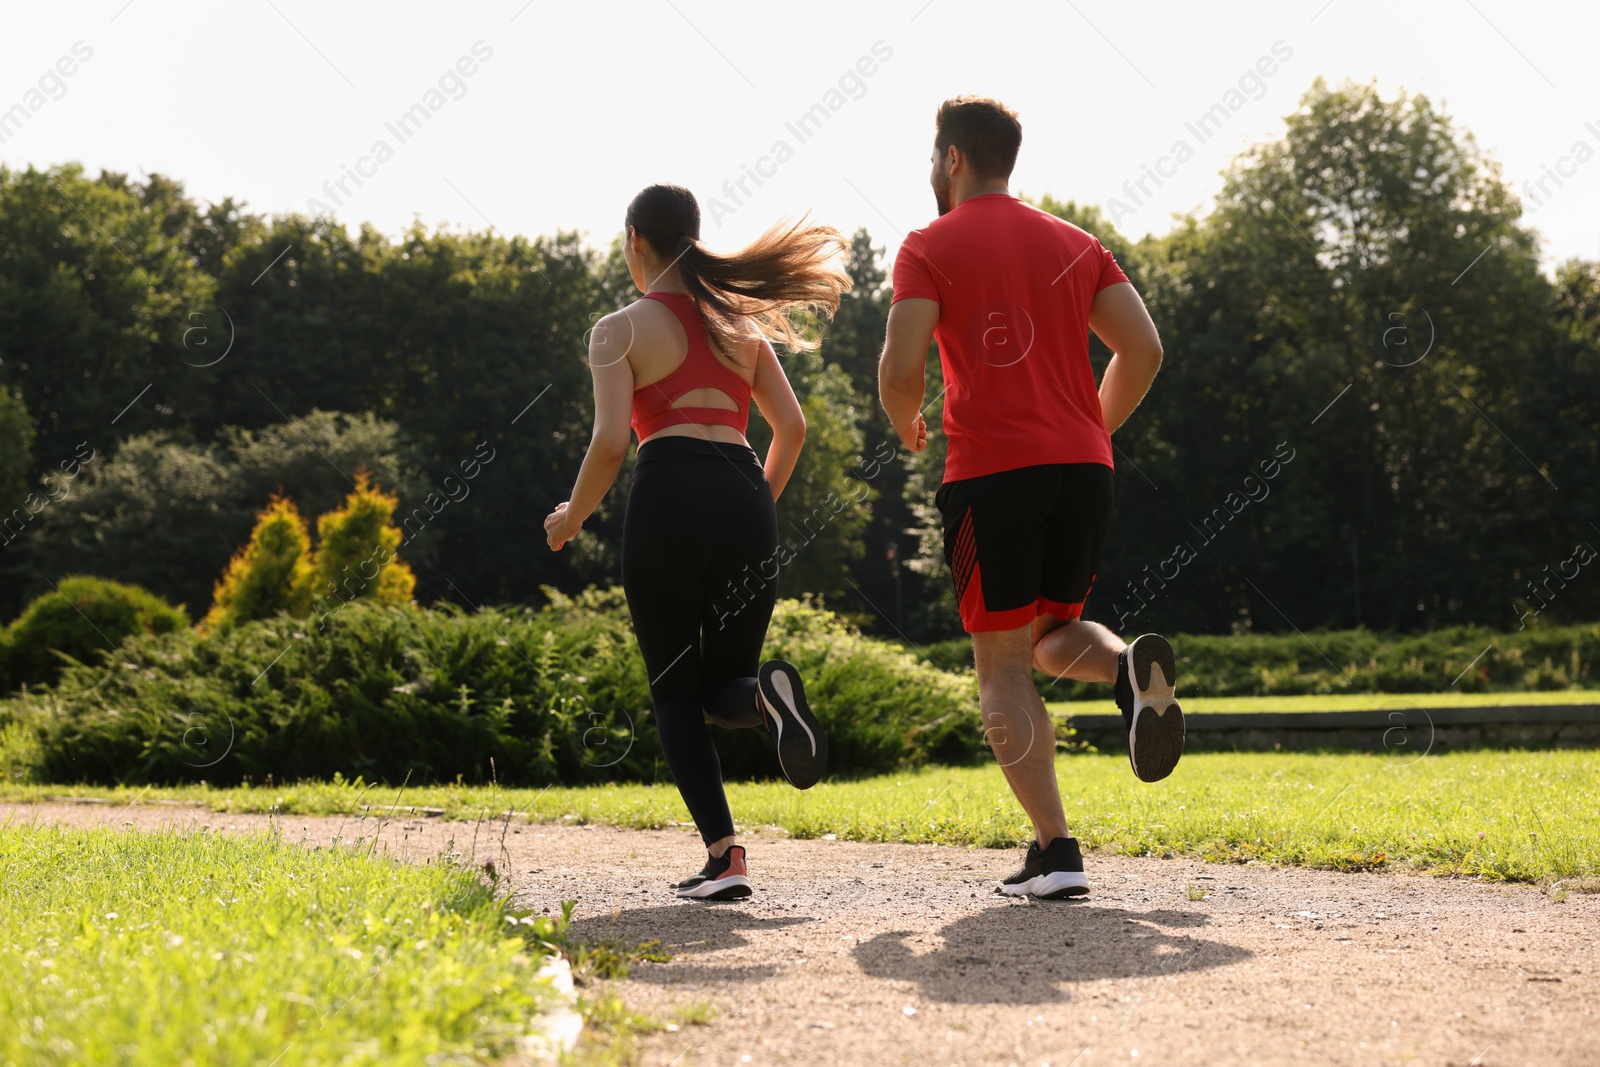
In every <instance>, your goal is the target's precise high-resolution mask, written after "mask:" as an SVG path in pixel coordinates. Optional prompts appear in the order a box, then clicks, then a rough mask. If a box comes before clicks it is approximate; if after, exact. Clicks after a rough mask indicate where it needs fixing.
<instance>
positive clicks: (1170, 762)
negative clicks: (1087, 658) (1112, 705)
mask: <svg viewBox="0 0 1600 1067" xmlns="http://www.w3.org/2000/svg"><path fill="white" fill-rule="evenodd" d="M1128 667H1129V671H1128V673H1129V679H1128V680H1129V682H1130V683H1131V685H1132V689H1133V723H1132V725H1131V726H1130V727H1129V729H1128V760H1129V762H1130V763H1132V764H1133V773H1134V776H1135V777H1137V778H1139V779H1140V780H1141V781H1145V782H1157V781H1160V780H1161V779H1163V778H1165V777H1166V776H1167V775H1169V774H1171V773H1172V769H1173V768H1174V767H1176V766H1177V764H1178V760H1179V759H1180V758H1181V757H1182V755H1183V737H1184V725H1183V710H1182V709H1181V708H1180V707H1179V706H1178V698H1177V689H1176V686H1175V684H1174V683H1175V681H1176V676H1177V670H1176V661H1175V658H1174V656H1173V654H1172V646H1171V645H1169V644H1168V643H1167V641H1166V639H1165V638H1163V637H1161V636H1159V635H1157V634H1146V635H1145V636H1143V637H1140V638H1136V639H1135V640H1134V642H1133V644H1132V645H1130V646H1129V648H1128ZM1141 674H1142V675H1144V677H1145V679H1146V681H1145V684H1143V685H1140V683H1139V676H1140V675H1141ZM1152 720H1154V721H1153V723H1152ZM1141 726H1143V727H1144V729H1143V730H1142V731H1141V729H1140V727H1141ZM1141 741H1142V742H1143V743H1141ZM1141 750H1143V752H1142V753H1141ZM1141 754H1143V755H1144V757H1145V758H1144V760H1143V764H1144V765H1143V766H1141V760H1140V756H1141Z"/></svg>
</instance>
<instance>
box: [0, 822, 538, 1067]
mask: <svg viewBox="0 0 1600 1067" xmlns="http://www.w3.org/2000/svg"><path fill="white" fill-rule="evenodd" d="M0 868H3V869H4V871H5V877H4V881H3V883H0V1019H5V1020H8V1023H7V1025H5V1026H4V1027H0V1063H14V1064H42V1063H66V1062H71V1063H106V1064H116V1063H121V1064H130V1065H144V1064H151V1065H166V1064H194V1065H207V1064H218V1065H222V1064H243V1063H255V1064H267V1063H272V1064H274V1065H275V1067H294V1065H301V1064H325V1063H340V1064H379V1063H381V1064H433V1063H444V1062H448V1063H479V1062H496V1061H498V1060H499V1059H500V1058H502V1057H507V1056H510V1055H512V1054H513V1053H514V1049H515V1042H516V1039H517V1037H518V1036H519V1035H520V1034H522V1033H524V1032H525V1031H526V1030H527V1029H528V1026H529V1023H528V1017H529V1015H530V1014H531V1013H535V1012H538V1011H539V1010H541V1005H544V1004H546V1003H547V1002H548V998H549V996H550V993H549V991H548V984H547V982H546V981H545V980H544V979H540V978H538V977H536V971H537V970H538V967H539V964H540V962H541V959H542V956H541V953H540V951H538V950H537V949H536V948H533V947H532V945H533V943H534V939H535V938H536V937H537V936H538V933H537V931H536V930H535V929H534V927H533V926H530V925H529V924H531V923H534V922H536V921H537V922H538V923H539V924H540V926H539V929H548V927H549V926H550V920H548V919H540V920H534V919H532V918H529V919H528V920H527V922H524V923H512V922H508V919H517V918H519V915H518V914H517V913H514V912H512V911H511V910H510V909H509V908H508V906H507V905H506V903H505V902H504V900H503V899H501V898H497V897H496V895H495V894H494V892H493V890H492V889H491V888H490V887H488V886H486V885H484V884H482V883H481V882H480V880H479V879H478V878H477V877H476V876H475V874H474V872H472V871H469V870H466V869H463V868H461V867H457V866H450V865H443V864H429V865H423V866H415V865H409V864H402V863H398V862H395V861H392V860H388V859H385V858H382V857H376V858H373V857H368V856H365V855H362V854H359V853H357V852H355V851H351V850H345V849H334V850H330V849H315V850H313V849H311V848H307V847H304V846H302V845H300V844H298V843H295V842H293V841H290V840H286V839H283V838H281V837H280V836H279V835H277V834H275V833H274V834H257V835H250V836H242V837H231V836H212V835H208V834H204V833H201V834H187V835H185V834H178V833H173V832H159V833H148V834H129V833H124V832H121V831H117V830H111V829H90V830H76V829H75V830H66V829H61V828H51V827H36V826H28V825H17V821H16V820H13V822H12V825H10V826H7V827H6V828H4V829H0Z"/></svg>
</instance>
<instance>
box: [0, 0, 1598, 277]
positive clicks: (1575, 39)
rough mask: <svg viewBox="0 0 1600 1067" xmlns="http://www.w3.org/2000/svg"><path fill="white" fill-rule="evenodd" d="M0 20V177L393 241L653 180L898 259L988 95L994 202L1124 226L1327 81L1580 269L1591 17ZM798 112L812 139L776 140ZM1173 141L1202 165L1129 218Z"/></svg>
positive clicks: (873, 14)
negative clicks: (999, 129)
mask: <svg viewBox="0 0 1600 1067" xmlns="http://www.w3.org/2000/svg"><path fill="white" fill-rule="evenodd" d="M0 31H3V32H0V137H3V138H4V141H3V143H0V162H3V163H5V164H6V165H8V166H11V167H22V166H26V165H28V164H33V165H36V166H40V167H43V166H48V165H51V164H55V163H61V162H66V161H69V160H77V161H80V162H82V163H83V164H84V165H85V166H86V167H87V168H88V170H89V171H90V173H91V174H92V173H96V172H98V171H99V170H100V169H101V168H106V169H110V170H118V171H124V172H129V173H131V174H135V175H139V174H148V173H154V172H159V173H163V174H166V175H168V176H170V177H173V178H176V179H178V180H180V181H182V182H184V183H185V184H186V186H187V188H188V190H189V192H190V194H191V195H194V196H197V197H199V198H201V199H203V200H217V199H221V198H222V197H224V196H229V195H231V196H234V197H235V198H237V199H240V200H243V201H245V202H247V203H248V205H249V206H250V208H251V209H252V210H255V211H258V212H264V213H269V214H271V213H280V212H288V211H295V210H298V211H307V210H308V208H309V210H322V209H323V206H324V205H325V206H326V207H329V208H333V210H334V213H335V215H336V216H337V217H338V218H339V219H341V220H342V221H344V222H345V223H346V224H348V225H351V226H352V227H355V226H359V225H360V224H361V223H362V222H371V223H373V224H375V225H376V226H377V227H378V228H380V229H381V230H384V231H385V232H388V233H391V234H392V233H396V232H398V231H399V230H400V229H402V228H403V227H405V226H406V225H408V224H409V223H410V221H411V220H412V218H413V217H416V218H420V219H421V220H422V221H423V222H424V223H426V224H427V225H429V226H432V225H435V224H439V223H448V224H451V225H453V226H458V227H469V228H474V229H483V228H486V227H488V226H490V225H493V226H494V227H495V228H496V229H498V230H500V231H502V232H507V233H522V234H528V235H535V234H549V233H553V232H555V231H556V230H558V229H561V230H574V229H575V230H580V231H585V232H586V233H587V234H588V235H589V237H590V239H591V240H592V241H593V242H595V243H596V244H599V245H604V244H605V243H607V242H609V241H610V239H611V238H612V237H613V236H614V235H615V234H616V233H617V232H618V231H619V230H620V228H621V219H622V213H623V209H624V208H625V206H626V205H627V202H628V200H629V199H630V198H631V197H632V195H633V194H634V193H635V192H637V191H638V189H640V188H641V187H642V186H644V185H646V184H649V183H650V182H653V181H662V180H667V181H675V182H679V183H682V184H684V185H687V186H689V187H690V188H691V189H693V190H695V192H696V193H697V194H698V195H699V197H700V199H701V206H702V210H703V212H704V213H705V216H706V223H705V230H704V234H703V236H704V237H705V239H706V240H707V241H708V243H710V244H711V245H712V246H713V247H719V248H732V247H736V246H738V245H739V244H741V243H742V242H744V241H747V240H749V239H750V238H751V237H753V236H754V235H755V234H756V233H758V232H759V231H760V230H762V229H764V228H765V227H766V226H767V225H770V224H771V223H772V222H774V221H776V220H777V219H778V218H780V217H783V216H793V215H798V214H801V213H803V212H807V211H809V212H811V213H812V214H813V216H814V217H816V218H817V219H819V220H822V221H825V222H829V223H832V224H834V225H836V226H839V227H840V228H841V229H845V230H847V231H848V230H853V229H854V228H855V227H856V226H858V225H861V224H865V225H866V226H867V227H868V228H869V229H870V230H871V231H872V233H873V235H874V238H875V239H876V240H877V241H878V242H879V243H882V244H884V245H886V246H888V248H889V250H890V251H891V252H892V251H893V249H894V248H895V247H897V246H898V244H899V241H900V235H901V234H903V233H904V232H905V231H907V230H911V229H914V228H916V227H918V226H921V225H923V224H925V223H926V222H927V221H928V220H929V219H930V218H932V217H933V215H934V206H933V196H932V194H931V192H930V191H929V189H928V185H927V171H928V163H927V160H928V154H929V150H930V147H931V143H932V138H933V112H934V110H935V108H936V107H937V105H938V103H939V101H940V100H942V99H943V98H944V97H946V96H950V95H954V94H956V93H959V92H979V93H984V94H988V95H992V96H996V97H998V98H1000V99H1002V100H1004V101H1006V102H1007V103H1008V104H1010V105H1011V106H1013V107H1015V108H1016V109H1018V111H1019V112H1020V113H1021V116H1022V122H1023V146H1022V154H1021V158H1020V159H1019V161H1018V165H1017V169H1016V173H1015V174H1014V176H1013V185H1012V188H1013V191H1017V192H1021V193H1025V194H1032V195H1036V194H1040V193H1045V192H1049V193H1051V194H1053V195H1055V196H1057V197H1060V198H1064V199H1065V198H1072V199H1077V200H1080V201H1089V202H1094V203H1098V204H1100V205H1102V206H1103V207H1106V208H1107V210H1108V211H1109V210H1112V209H1113V208H1114V205H1112V204H1111V200H1112V198H1113V197H1120V198H1122V199H1123V201H1124V202H1125V203H1126V204H1127V206H1128V207H1129V208H1131V209H1132V210H1131V211H1125V210H1119V211H1118V212H1117V214H1118V228H1119V229H1121V230H1122V231H1123V232H1124V233H1125V234H1127V235H1128V236H1130V237H1138V236H1139V235H1141V234H1144V233H1147V232H1156V233H1161V232H1165V231H1166V230H1167V229H1168V228H1169V226H1170V224H1171V217H1172V215H1173V213H1175V212H1183V211H1187V210H1190V209H1195V208H1201V209H1203V208H1204V207H1205V206H1206V205H1208V204H1209V202H1210V199H1211V197H1212V196H1214V195H1215V193H1216V192H1217V190H1218V189H1219V188H1220V185H1221V181H1220V178H1219V176H1218V171H1219V170H1220V169H1221V168H1222V167H1223V166H1224V164H1226V162H1227V161H1228V160H1229V159H1230V158H1231V157H1232V156H1233V155H1235V154H1236V153H1237V152H1238V151H1240V150H1241V149H1242V148H1243V147H1245V146H1247V145H1248V144H1250V143H1252V142H1254V141H1258V140H1262V139H1266V138H1271V137H1275V136H1277V135H1278V134H1279V133H1280V132H1281V130H1282V117H1283V116H1284V115H1285V114H1287V113H1288V112H1290V111H1291V110H1293V108H1294V106H1295V104H1296V102H1297V101H1298V100H1299V98H1300V96H1301V95H1302V94H1303V93H1304V92H1305V90H1306V88H1307V87H1308V86H1309V85H1310V84H1311V82H1312V80H1313V79H1314V78H1315V77H1316V76H1317V75H1322V76H1324V77H1326V78H1327V79H1329V81H1330V82H1333V83H1338V82H1340V81H1342V80H1344V79H1346V78H1353V79H1357V80H1360V81H1366V80H1369V79H1372V78H1376V79H1377V81H1378V84H1379V86H1380V88H1381V90H1382V91H1383V92H1384V94H1385V95H1386V96H1390V95H1393V94H1394V93H1395V92H1396V91H1397V90H1398V89H1399V88H1401V87H1404V88H1406V89H1408V90H1411V91H1416V92H1422V93H1426V94H1427V95H1429V96H1430V97H1431V98H1433V99H1434V101H1435V102H1436V103H1442V104H1443V105H1444V107H1445V108H1446V110H1447V111H1448V112H1449V113H1450V114H1451V115H1452V116H1453V117H1454V119H1455V120H1456V122H1457V124H1458V125H1459V126H1460V127H1463V128H1465V129H1467V130H1470V131H1471V132H1472V133H1473V134H1475V135H1476V137H1477V139H1478V142H1479V143H1480V144H1481V145H1483V146H1484V147H1485V148H1487V149H1488V150H1489V151H1490V152H1491V153H1492V155H1493V156H1494V157H1495V158H1497V159H1498V160H1500V162H1501V164H1502V165H1503V167H1504V173H1505V175H1506V177H1507V178H1509V179H1510V180H1511V181H1512V183H1513V185H1514V186H1515V187H1516V188H1517V189H1519V190H1521V189H1523V187H1524V183H1525V182H1537V181H1538V180H1539V179H1540V177H1541V175H1545V194H1540V199H1541V200H1542V201H1543V203H1542V204H1541V205H1540V206H1538V207H1537V210H1536V212H1535V213H1534V214H1533V216H1532V222H1533V224H1534V225H1535V226H1536V227H1537V228H1538V229H1539V230H1540V231H1541V232H1542V234H1543V235H1544V238H1545V245H1544V252H1545V260H1546V263H1547V264H1548V263H1551V262H1555V261H1559V260H1561V259H1565V258H1567V257H1570V256H1574V255H1582V256H1586V257H1589V258H1596V257H1600V195H1597V194H1600V158H1596V153H1600V66H1597V65H1596V64H1595V63H1594V61H1593V56H1592V54H1591V53H1592V49H1593V44H1594V42H1595V41H1596V40H1600V5H1596V4H1593V3H1588V2H1583V3H1578V2H1570V3H1544V4H1540V3H1530V2H1511V0H1449V2H1434V3H1405V4H1400V3H1393V2H1384V3H1376V2H1360V0H1331V2H1327V0H1278V2H1273V3H1227V4H1221V3H1190V2H1164V3H1163V2H1154V0H1151V2H1145V3H1139V4H1121V3H1112V2H1109V0H1067V2H1056V3H1018V4H1002V3H983V4H975V3H966V4H961V3H956V2H954V0H931V2H930V0H892V2H872V0H846V2H834V0H809V2H807V3H804V4H782V5H780V4H770V3H768V4H737V5H730V4H727V3H713V2H709V0H630V2H622V3H581V2H574V0H565V2H550V0H532V2H528V0H492V2H460V3H453V4H441V3H438V2H433V3H416V2H406V3H384V4H381V5H380V4H376V3H361V4H355V3H339V4H334V3H329V2H327V0H322V2H312V0H235V2H232V3H227V4H218V3H202V2H181V0H172V2H167V0H131V2H128V0H94V2H90V3H65V2H64V3H52V4H28V5H22V4H8V5H7V6H6V7H5V9H4V12H3V14H0ZM80 42H81V43H80ZM75 48H76V55H75V54H74V49H75ZM475 48H476V54H475V52H474V49H475ZM1275 48H1276V54H1275V52H1274V49H1275ZM86 55H87V58H85V56H86ZM63 57H66V58H65V60H63ZM1263 57H1266V60H1265V61H1263ZM1258 62H1259V63H1261V64H1262V65H1261V66H1260V67H1259V68H1258V66H1257V65H1258ZM58 63H59V64H60V65H59V66H58ZM458 63H459V64H460V66H459V68H458V66H457V65H458ZM1267 69H1270V71H1271V73H1270V74H1269V75H1265V76H1263V75H1261V74H1260V73H1259V71H1260V70H1267ZM67 70H70V71H71V73H70V75H67V76H63V75H62V73H61V72H63V71H67ZM464 71H470V74H465V73H462V72H464ZM1241 79H1244V82H1243V85H1242V89H1243V91H1242V92H1241V93H1239V94H1237V95H1233V96H1231V97H1230V96H1229V91H1230V90H1234V89H1240V88H1241ZM36 90H37V91H36ZM430 90H432V91H434V92H433V95H432V96H431V97H430V95H429V94H430ZM830 93H831V94H832V95H830ZM1219 103H1221V104H1224V106H1225V107H1226V106H1227V105H1228V104H1230V103H1232V104H1233V105H1235V106H1236V110H1230V111H1229V113H1228V118H1227V121H1226V123H1225V124H1223V126H1222V128H1221V129H1220V130H1218V131H1216V132H1215V133H1214V134H1213V135H1212V136H1210V137H1209V138H1208V139H1207V140H1205V141H1204V142H1203V143H1202V142H1201V141H1200V140H1199V138H1197V137H1196V136H1195V134H1194V133H1192V132H1191V131H1190V130H1189V129H1188V128H1187V127H1186V126H1185V123H1186V122H1191V121H1193V120H1195V119H1196V118H1197V117H1198V116H1199V115H1200V114H1201V113H1203V112H1205V111H1206V110H1207V109H1209V108H1211V107H1212V105H1214V104H1219ZM418 104H420V105H422V110H420V111H419V112H418V114H423V113H424V112H426V116H427V117H426V119H425V120H423V119H414V120H413V125H412V127H411V128H409V129H404V130H402V129H400V127H399V120H400V118H401V116H402V115H404V114H406V113H407V111H408V110H409V109H411V108H412V107H413V105H418ZM818 104H820V105H822V107H823V109H824V110H825V111H826V112H827V117H826V119H825V121H824V120H821V119H817V120H813V125H812V127H810V128H809V129H805V130H799V131H798V132H797V130H796V129H791V128H790V125H786V124H793V125H794V126H795V127H797V128H798V124H799V119H800V117H801V116H802V115H804V114H806V113H807V112H808V110H810V109H812V108H813V107H814V106H816V105H818ZM14 105H21V108H22V110H21V111H18V110H17V108H16V107H15V106H14ZM430 105H431V107H432V110H429V108H430ZM7 109H9V114H10V116H11V117H10V118H9V119H7V118H6V117H5V114H6V111H7ZM8 122H9V125H7V123H8ZM386 124H394V125H395V127H396V129H395V130H391V129H390V128H389V127H388V126H386ZM397 130H398V131H399V134H401V135H403V139H402V136H401V135H397V132H396V131H397ZM801 134H804V135H805V136H804V139H802V137H801ZM1179 140H1184V141H1186V142H1188V144H1189V146H1190V148H1191V149H1192V150H1193V152H1194V155H1193V158H1190V159H1187V160H1186V161H1185V162H1183V163H1182V164H1181V165H1178V166H1174V165H1173V164H1172V163H1170V162H1169V163H1164V164H1161V167H1162V169H1163V170H1165V171H1166V172H1167V173H1168V174H1169V175H1170V176H1168V177H1164V178H1163V179H1162V181H1163V184H1162V185H1161V187H1159V188H1157V187H1156V186H1155V185H1154V184H1153V183H1151V182H1149V181H1148V180H1147V181H1146V186H1145V192H1146V193H1148V194H1149V195H1145V194H1143V193H1141V194H1140V196H1139V201H1141V202H1137V203H1136V202H1135V201H1134V200H1131V199H1129V197H1128V195H1127V194H1126V193H1125V192H1124V191H1123V184H1124V183H1125V182H1128V181H1130V180H1133V181H1137V180H1138V179H1139V177H1140V175H1141V172H1142V168H1143V166H1144V165H1146V164H1148V165H1150V166H1151V167H1155V166H1157V164H1158V162H1159V160H1160V157H1162V156H1165V155H1167V154H1168V153H1169V152H1170V151H1171V150H1172V149H1173V146H1174V143H1175V142H1177V141H1179ZM380 141H382V142H385V144H386V146H387V151H384V150H378V149H377V143H378V142H380ZM778 142H783V143H784V145H785V146H786V149H787V151H780V150H778V149H777V143H778ZM1579 142H1582V145H1581V147H1580V145H1579ZM375 151H376V154H374V153H375ZM380 156H381V159H380V158H379V157H380ZM346 167H348V168H350V169H351V170H352V171H355V170H359V171H361V172H363V173H364V176H363V177H362V179H361V180H362V183H363V184H361V185H360V186H359V187H358V186H357V185H356V184H355V182H354V181H353V180H352V179H350V178H348V177H346V178H345V188H344V192H343V193H340V192H339V190H338V189H337V188H336V187H334V186H331V185H330V188H332V191H333V192H334V193H336V194H338V196H339V200H338V202H335V200H334V199H333V197H332V196H330V195H329V193H328V192H325V191H324V183H325V182H328V183H334V182H337V181H338V180H339V179H340V178H341V176H342V175H343V174H344V173H345V168H346ZM747 167H748V168H750V169H751V171H759V172H761V174H762V175H763V176H761V182H760V184H759V185H758V184H757V183H756V182H755V180H754V179H752V178H750V177H747V176H745V175H746V173H747V172H746V168H747ZM1549 173H1560V174H1561V175H1562V177H1561V178H1560V182H1561V184H1560V185H1558V184H1557V183H1556V181H1555V180H1554V179H1553V178H1551V177H1549ZM741 177H744V182H745V185H744V190H743V192H740V191H739V190H738V189H737V187H736V186H737V183H738V181H739V179H740V178H741ZM724 183H732V185H733V188H732V190H731V192H727V191H724ZM1546 194H1548V195H1546ZM713 197H716V198H718V199H719V200H720V201H721V202H722V205H723V206H722V208H720V209H719V208H718V207H717V205H715V204H713V203H712V198H713ZM735 197H737V199H735ZM313 198H315V199H316V200H318V201H320V204H318V203H309V204H308V202H309V201H311V200H312V199H313ZM1524 202H1525V204H1529V205H1531V201H1528V200H1527V199H1526V197H1525V201H1524ZM1463 265H1465V264H1463Z"/></svg>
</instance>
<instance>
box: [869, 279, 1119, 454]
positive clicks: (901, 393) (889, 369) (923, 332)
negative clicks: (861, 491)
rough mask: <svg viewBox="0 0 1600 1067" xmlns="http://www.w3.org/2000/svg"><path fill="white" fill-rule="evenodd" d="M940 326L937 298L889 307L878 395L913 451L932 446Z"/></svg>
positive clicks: (879, 367)
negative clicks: (927, 401) (933, 357)
mask: <svg viewBox="0 0 1600 1067" xmlns="http://www.w3.org/2000/svg"><path fill="white" fill-rule="evenodd" d="M1130 288H1131V287H1130ZM938 325H939V302H938V301H937V300H926V299H923V298H921V297H907V298H906V299H904V300H896V301H895V302H894V304H893V306H891V307H890V308H889V327H888V330H887V331H886V333H885V337H884V340H883V357H882V358H881V359H879V360H878V398H879V399H880V400H881V401H882V402H883V410H884V412H885V413H886V414H887V415H888V416H889V423H890V425H892V426H893V427H894V430H895V433H897V434H899V435H900V440H901V441H903V442H905V446H906V447H907V448H909V449H911V451H913V452H921V451H922V450H923V449H924V448H927V447H928V424H927V422H926V421H925V420H924V419H923V417H922V398H923V394H924V393H925V392H926V390H927V377H926V374H925V371H926V369H927V364H928V345H929V344H931V343H932V342H933V330H934V327H936V326H938Z"/></svg>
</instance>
